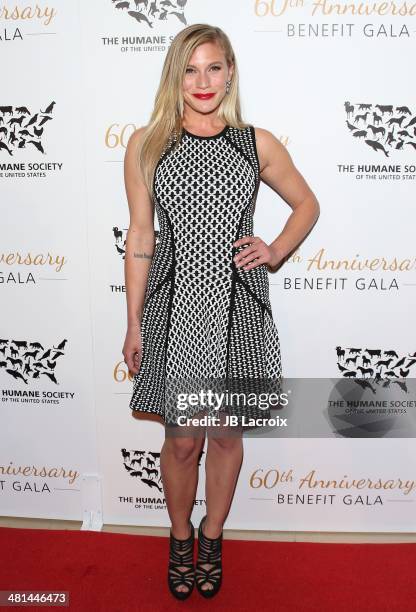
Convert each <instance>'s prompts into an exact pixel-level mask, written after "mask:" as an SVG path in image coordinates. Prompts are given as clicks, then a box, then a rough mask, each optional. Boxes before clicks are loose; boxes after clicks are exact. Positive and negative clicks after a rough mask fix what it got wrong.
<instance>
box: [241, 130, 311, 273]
mask: <svg viewBox="0 0 416 612" xmlns="http://www.w3.org/2000/svg"><path fill="white" fill-rule="evenodd" d="M255 135H256V143H257V154H258V158H259V164H260V178H261V180H262V181H263V182H264V183H266V185H269V186H270V187H271V188H272V189H274V190H275V191H277V192H278V193H279V195H280V196H281V197H282V198H283V199H284V200H285V201H286V202H287V203H288V204H289V206H290V207H291V208H292V213H291V214H290V216H289V218H288V220H287V221H286V224H285V226H284V228H283V230H282V231H281V233H280V234H279V235H278V236H277V237H276V238H275V239H274V240H273V242H271V243H270V244H269V245H268V244H266V243H265V242H264V241H263V240H262V239H261V238H259V237H258V236H255V237H254V239H253V236H243V237H242V238H240V239H239V240H237V241H236V242H234V244H233V246H234V247H238V246H241V245H244V244H248V245H249V246H247V247H245V248H244V249H242V251H241V252H240V253H238V255H236V256H235V257H234V262H235V264H236V265H237V266H242V267H243V269H244V270H250V269H251V268H255V267H256V266H258V265H260V264H267V265H268V267H270V268H272V269H273V268H275V267H276V266H277V265H278V264H279V262H280V261H281V260H282V259H284V258H285V257H286V256H287V255H288V254H289V253H291V251H292V250H293V249H294V248H295V247H297V245H298V244H299V243H300V242H301V241H302V240H303V238H304V237H305V236H306V234H307V233H308V232H309V230H310V229H311V228H312V226H313V225H314V224H315V221H316V220H317V218H318V216H319V210H320V208H319V203H318V200H317V199H316V197H315V194H314V193H313V192H312V190H311V189H310V187H309V185H308V184H307V182H306V180H305V179H304V177H303V176H302V175H301V173H300V172H299V170H298V169H297V168H296V167H295V165H294V163H293V160H292V158H291V156H290V154H289V152H288V151H287V149H286V147H285V146H284V145H283V144H282V143H281V142H280V140H278V139H277V138H276V137H275V136H274V135H273V134H272V133H271V132H269V131H268V130H264V129H262V128H255ZM253 259H254V261H253ZM248 262H251V263H248Z"/></svg>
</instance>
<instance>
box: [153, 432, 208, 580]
mask: <svg viewBox="0 0 416 612" xmlns="http://www.w3.org/2000/svg"><path fill="white" fill-rule="evenodd" d="M203 443H204V438H200V437H167V438H165V442H164V444H163V446H162V450H161V453H160V471H161V474H162V482H163V489H164V494H165V498H166V504H167V508H168V514H169V517H170V520H171V522H172V528H171V530H172V535H173V536H174V537H175V538H178V539H180V540H185V539H187V538H189V535H190V531H189V519H190V516H191V514H192V509H193V503H194V499H195V495H196V489H197V486H198V456H199V453H200V450H201V446H202V445H203ZM184 569H185V568H184V567H183V566H181V567H178V570H179V571H183V570H184ZM176 590H177V591H188V590H189V589H188V587H187V586H186V585H185V584H181V585H179V586H178V587H177V589H176Z"/></svg>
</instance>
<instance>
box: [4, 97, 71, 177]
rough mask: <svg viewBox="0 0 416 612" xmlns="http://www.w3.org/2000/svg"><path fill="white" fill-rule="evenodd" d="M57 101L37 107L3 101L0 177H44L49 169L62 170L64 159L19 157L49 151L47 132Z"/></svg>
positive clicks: (40, 154) (42, 153) (40, 155)
mask: <svg viewBox="0 0 416 612" xmlns="http://www.w3.org/2000/svg"><path fill="white" fill-rule="evenodd" d="M55 105H56V102H55V101H54V100H52V101H51V102H50V103H49V104H48V105H47V106H46V107H38V108H37V109H34V110H30V108H29V107H28V106H26V105H18V106H13V105H11V104H6V105H0V178H25V177H26V178H44V177H46V176H47V172H51V171H60V170H62V167H63V163H62V162H52V161H31V160H30V161H28V160H27V159H26V160H25V161H17V159H22V157H26V158H27V156H28V155H30V156H32V155H35V156H36V158H37V159H39V157H42V156H45V155H46V144H45V136H46V131H47V129H48V126H49V124H50V122H52V121H53V118H54V117H53V115H54V110H55ZM13 158H16V161H14V160H13Z"/></svg>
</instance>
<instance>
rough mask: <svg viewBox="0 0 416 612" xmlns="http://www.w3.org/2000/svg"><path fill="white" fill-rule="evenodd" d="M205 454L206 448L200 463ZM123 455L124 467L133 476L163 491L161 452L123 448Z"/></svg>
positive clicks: (199, 460) (151, 487)
mask: <svg viewBox="0 0 416 612" xmlns="http://www.w3.org/2000/svg"><path fill="white" fill-rule="evenodd" d="M203 454H204V450H201V452H200V453H199V457H198V465H200V463H201V459H202V456H203ZM121 456H122V459H123V465H124V469H125V471H126V472H127V474H128V475H129V476H130V477H131V478H136V479H138V480H139V481H140V482H141V483H143V484H144V485H146V487H149V489H156V490H157V491H159V493H163V485H162V475H161V471H160V452H154V451H147V450H127V449H126V448H122V449H121ZM137 468H139V469H137Z"/></svg>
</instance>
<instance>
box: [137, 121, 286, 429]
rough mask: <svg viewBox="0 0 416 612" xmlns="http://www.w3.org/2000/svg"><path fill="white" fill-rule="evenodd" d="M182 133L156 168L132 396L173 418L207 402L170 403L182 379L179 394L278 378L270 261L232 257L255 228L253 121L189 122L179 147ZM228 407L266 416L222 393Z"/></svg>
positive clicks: (258, 388)
mask: <svg viewBox="0 0 416 612" xmlns="http://www.w3.org/2000/svg"><path fill="white" fill-rule="evenodd" d="M176 140H177V138H176V137H175V134H173V136H171V138H170V140H169V142H168V143H167V145H166V146H165V148H164V151H163V152H162V155H161V157H160V159H159V161H158V164H157V166H156V170H155V175H154V183H153V184H154V202H155V209H156V213H157V217H158V222H159V240H158V241H157V243H156V247H155V252H154V257H153V260H152V263H151V266H150V269H149V276H148V283H147V289H146V294H145V301H144V306H143V315H142V323H141V340H142V359H141V363H140V368H139V371H138V373H137V374H135V376H134V381H133V393H132V397H131V401H130V408H131V409H132V410H139V411H144V412H148V413H155V414H159V415H161V416H162V417H163V419H164V421H165V423H166V424H170V425H172V424H176V419H177V417H178V415H181V416H182V415H184V414H185V415H186V416H193V415H194V414H195V413H196V412H199V411H201V409H202V407H201V405H197V406H192V407H191V406H188V408H187V409H186V410H184V407H183V405H182V407H181V408H180V409H179V408H178V407H177V404H175V402H173V401H172V389H174V390H175V392H176V391H177V390H178V385H179V386H180V385H182V387H181V390H182V392H183V391H185V390H186V391H187V392H190V391H191V390H192V391H194V392H195V391H196V390H197V389H198V390H199V389H201V382H204V383H205V389H206V388H208V387H210V388H214V389H215V390H218V389H221V390H224V389H225V388H227V389H231V387H232V390H233V391H238V390H239V389H240V388H242V387H244V389H246V390H247V389H251V390H254V391H255V392H257V393H262V392H263V390H264V389H265V388H266V387H267V389H272V390H273V391H274V392H278V391H279V389H280V378H281V357H280V345H279V337H278V332H277V328H276V325H275V323H274V320H273V315H272V309H271V305H270V300H269V281H268V272H267V268H266V266H265V265H264V264H263V265H260V266H257V267H255V268H253V269H251V270H247V271H245V270H243V269H242V268H237V267H236V266H235V264H234V261H233V258H234V256H235V255H236V254H237V253H238V252H240V251H241V250H242V249H244V247H238V248H235V247H233V243H234V242H235V241H236V240H237V239H238V238H241V237H242V236H253V212H254V206H255V201H256V197H257V191H258V186H259V183H260V168H259V160H258V155H257V149H256V140H255V132H254V128H253V126H251V125H249V126H247V127H245V128H234V127H231V126H228V125H227V126H225V127H224V129H223V130H222V131H221V132H219V133H217V134H215V135H213V136H198V135H195V134H191V133H190V132H188V131H187V130H186V129H183V130H182V135H181V139H180V143H179V146H178V147H177V148H175V145H176V144H177V143H176ZM185 381H186V382H185ZM270 382H272V386H271V387H270V384H269V383H270ZM230 385H231V387H230ZM204 406H205V407H207V404H204ZM209 406H211V407H212V404H209ZM217 407H218V406H217ZM205 409H206V408H205ZM222 409H227V410H229V412H230V414H234V415H238V416H240V415H243V414H244V415H245V417H247V418H253V417H263V418H264V417H265V416H267V415H268V414H269V413H268V412H267V410H264V409H263V408H261V409H259V407H258V405H256V404H255V403H254V405H253V404H252V405H250V406H247V405H246V406H245V407H244V409H242V407H241V404H240V406H239V408H236V406H235V405H234V403H233V402H230V403H229V404H228V405H227V401H225V400H224V403H223V405H222V408H221V410H222ZM214 412H216V414H217V415H218V411H213V412H212V414H214ZM210 414H211V412H210ZM240 422H242V421H240Z"/></svg>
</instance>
